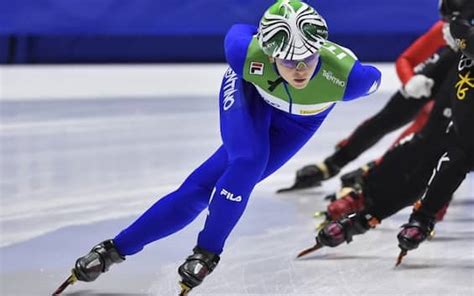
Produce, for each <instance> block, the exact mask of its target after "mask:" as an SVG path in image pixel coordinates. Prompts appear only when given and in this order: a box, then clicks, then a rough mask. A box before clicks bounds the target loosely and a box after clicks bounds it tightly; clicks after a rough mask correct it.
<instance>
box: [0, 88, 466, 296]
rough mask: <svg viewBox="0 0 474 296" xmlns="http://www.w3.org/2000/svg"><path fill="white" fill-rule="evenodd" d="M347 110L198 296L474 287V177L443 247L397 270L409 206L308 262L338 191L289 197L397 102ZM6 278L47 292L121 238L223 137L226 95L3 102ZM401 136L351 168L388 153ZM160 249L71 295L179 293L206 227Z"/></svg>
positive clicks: (252, 219)
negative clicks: (338, 147)
mask: <svg viewBox="0 0 474 296" xmlns="http://www.w3.org/2000/svg"><path fill="white" fill-rule="evenodd" d="M389 94H390V93H387V92H380V93H378V94H376V95H374V96H371V97H369V98H367V99H363V100H360V101H357V102H349V103H344V104H342V103H341V104H339V105H338V106H337V107H336V109H335V110H334V111H333V113H332V114H331V115H330V116H329V118H328V119H327V121H326V122H325V123H324V124H323V126H322V128H321V129H320V131H319V132H318V133H317V134H316V136H315V137H314V138H313V139H312V140H311V142H310V143H308V145H307V146H306V147H304V148H303V150H302V151H301V152H300V153H299V154H298V155H297V156H296V157H295V158H294V159H292V160H291V161H290V162H289V163H288V164H287V165H285V166H284V167H283V168H282V169H281V170H280V171H279V172H277V173H276V174H274V175H273V176H271V177H270V178H268V179H267V180H265V181H264V182H263V183H262V184H260V185H259V186H258V187H257V188H256V190H255V192H254V194H253V196H252V198H251V200H250V202H249V205H248V208H247V211H246V213H245V215H244V217H243V218H242V220H241V221H240V223H239V225H238V226H237V228H236V230H235V231H234V233H233V234H232V236H231V237H230V239H229V241H228V243H227V246H226V249H225V252H224V253H223V255H222V260H221V263H220V264H219V266H218V268H217V269H216V271H215V273H214V274H213V275H212V276H210V277H209V278H208V279H206V281H205V283H204V284H203V285H202V286H201V287H199V288H197V289H196V290H195V291H194V293H193V295H196V296H197V295H248V296H250V295H273V296H276V295H287V296H289V295H410V296H412V295H473V294H474V178H473V176H472V175H470V176H468V179H467V180H466V181H465V182H464V184H463V186H462V187H461V188H460V189H459V190H458V192H457V193H456V196H455V200H454V201H453V203H452V206H451V207H450V208H449V211H448V214H447V216H446V220H445V221H443V222H442V223H440V224H439V225H438V227H437V234H436V237H435V239H434V240H433V241H431V242H427V243H425V244H423V245H422V246H421V247H420V248H419V249H418V250H415V251H413V252H411V253H409V255H408V256H407V257H406V258H405V260H404V262H403V264H402V265H401V266H400V267H399V268H396V269H395V268H394V264H395V259H396V256H397V255H398V247H397V241H396V234H397V233H398V227H399V226H400V225H401V224H403V223H404V222H406V221H407V217H408V213H409V209H406V210H404V211H403V212H401V213H399V214H397V215H395V216H393V217H391V218H390V219H387V220H386V221H384V222H383V224H382V225H381V226H380V227H379V228H377V229H376V230H374V231H371V232H370V233H368V234H366V235H364V236H361V237H356V238H355V239H354V242H353V243H351V244H350V245H345V246H341V247H339V248H337V249H323V250H321V251H319V252H317V253H314V255H310V256H308V257H307V258H304V259H302V260H295V256H296V254H297V253H298V251H300V250H301V249H303V248H306V247H309V246H311V245H312V244H313V243H314V234H315V233H314V225H315V223H316V221H314V220H313V219H312V214H313V212H314V211H316V210H322V209H324V208H325V205H326V202H324V201H323V197H324V196H325V195H326V194H329V193H332V191H334V189H335V188H336V187H337V186H338V182H337V181H336V180H334V181H330V182H327V183H326V184H325V185H324V187H321V188H317V189H315V190H309V191H305V192H302V193H299V194H285V195H276V194H274V192H275V190H276V189H278V188H280V187H282V186H286V185H289V184H290V183H291V182H292V180H293V177H294V172H295V170H296V169H298V168H299V167H301V166H302V165H305V164H308V163H310V162H315V161H318V160H321V159H323V158H324V157H325V156H327V155H328V154H329V153H330V152H331V151H332V149H333V146H334V144H335V143H337V142H338V141H339V140H340V139H342V138H343V137H344V136H347V135H348V134H349V132H350V131H351V130H352V129H353V128H354V127H355V126H356V125H357V124H358V123H360V122H361V121H362V120H363V119H364V118H366V117H367V116H368V115H370V114H373V113H374V112H375V111H377V110H378V109H380V108H381V106H382V105H383V104H384V103H385V102H386V100H387V99H388V96H389ZM0 115H1V128H0V143H1V144H0V160H1V163H0V169H1V176H0V178H1V180H0V182H1V183H0V184H1V187H0V194H1V200H0V202H1V211H0V223H1V224H0V225H1V229H0V231H1V232H0V234H1V238H0V243H1V246H2V247H1V248H0V272H1V281H0V284H1V290H0V294H1V295H3V296H9V295H47V294H48V293H51V292H52V291H53V290H54V289H55V288H56V287H57V285H59V284H60V283H61V282H62V281H63V280H64V279H65V278H66V277H67V275H68V272H69V270H70V268H71V267H72V264H73V263H74V260H75V259H76V258H77V257H78V256H80V255H83V254H84V253H86V252H87V251H88V250H89V248H90V247H91V246H92V245H94V244H95V243H97V242H99V241H101V240H103V239H106V238H110V237H113V236H115V235H116V233H117V232H119V231H120V230H121V229H122V228H124V227H126V226H127V225H128V224H129V223H130V222H132V221H133V219H134V218H135V217H136V216H137V215H139V214H140V213H141V212H142V211H144V210H145V209H146V208H147V207H148V206H149V205H151V204H152V203H154V202H155V201H156V199H158V198H159V197H160V196H162V195H163V194H165V193H167V192H169V191H171V190H173V189H174V188H176V187H177V186H178V185H179V184H180V182H181V181H182V180H183V179H184V178H185V177H186V176H187V174H188V173H189V172H190V171H191V170H192V169H193V168H195V167H196V166H197V165H198V164H199V163H201V162H202V161H203V160H204V159H205V158H206V157H207V156H208V155H210V154H211V153H212V152H213V151H214V150H215V149H216V148H217V147H218V145H219V132H218V116H217V98H216V97H169V98H160V99H157V100H155V99H152V98H148V99H140V98H130V99H118V100H110V99H108V100H101V99H93V98H89V99H88V100H87V101H81V100H64V101H57V100H54V101H48V100H42V101H40V102H36V101H21V100H20V101H14V102H8V101H3V102H0ZM394 136H395V134H394V135H391V136H388V137H387V138H385V139H384V140H383V141H382V142H381V143H380V144H378V145H377V146H375V147H374V148H373V149H372V150H370V151H368V152H367V153H366V154H364V155H363V156H362V157H361V158H360V159H359V160H358V161H357V162H355V163H353V164H351V166H349V167H348V168H347V170H350V169H351V168H354V167H356V166H358V165H360V164H362V163H365V162H366V161H368V160H371V159H373V158H375V157H378V156H379V155H381V154H382V153H383V151H384V150H385V148H386V147H387V146H388V145H389V144H390V143H391V141H392V140H393V137H394ZM203 221H204V217H203V216H200V217H199V218H198V219H197V220H196V221H195V222H194V223H192V224H191V225H190V226H189V227H188V228H186V229H185V230H183V231H181V232H179V233H177V234H175V235H173V236H171V237H168V238H166V239H163V240H162V241H159V242H156V243H154V244H151V245H149V246H148V247H147V248H146V249H145V250H144V251H142V252H141V253H139V254H137V255H135V256H132V257H129V258H128V259H127V260H126V262H124V263H123V264H121V265H120V266H117V267H113V268H112V270H111V272H109V273H108V274H106V275H104V276H103V277H101V278H100V280H98V281H97V282H94V283H88V284H85V283H78V284H76V285H74V286H73V287H70V288H69V289H68V290H67V291H68V293H66V294H65V295H129V296H131V295H177V292H176V291H177V281H178V276H177V272H176V269H177V267H178V266H179V264H181V262H182V260H183V259H184V258H185V257H186V256H187V255H188V254H189V253H190V252H191V249H192V247H193V246H194V244H195V241H196V235H197V233H198V232H199V230H200V229H201V227H202V225H203Z"/></svg>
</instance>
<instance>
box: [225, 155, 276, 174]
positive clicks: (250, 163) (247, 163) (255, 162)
mask: <svg viewBox="0 0 474 296" xmlns="http://www.w3.org/2000/svg"><path fill="white" fill-rule="evenodd" d="M267 162H268V156H266V155H259V154H255V155H246V156H240V157H237V158H235V159H233V160H231V162H230V166H232V167H234V168H235V169H237V170H238V171H239V172H241V173H242V177H244V176H247V177H255V178H257V179H258V178H259V177H260V176H261V175H262V174H263V172H264V170H265V168H266V166H267Z"/></svg>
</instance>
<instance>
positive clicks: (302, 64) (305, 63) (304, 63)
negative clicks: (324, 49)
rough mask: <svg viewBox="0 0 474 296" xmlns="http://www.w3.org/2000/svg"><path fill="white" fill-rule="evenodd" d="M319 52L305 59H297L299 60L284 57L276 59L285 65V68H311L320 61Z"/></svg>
mask: <svg viewBox="0 0 474 296" xmlns="http://www.w3.org/2000/svg"><path fill="white" fill-rule="evenodd" d="M318 58H319V54H317V53H316V54H313V55H311V56H309V57H307V58H305V59H304V60H297V61H291V60H282V59H276V60H277V62H278V63H279V64H280V65H282V66H284V67H285V68H289V69H298V70H300V69H304V68H309V67H312V66H314V65H316V63H317V62H318Z"/></svg>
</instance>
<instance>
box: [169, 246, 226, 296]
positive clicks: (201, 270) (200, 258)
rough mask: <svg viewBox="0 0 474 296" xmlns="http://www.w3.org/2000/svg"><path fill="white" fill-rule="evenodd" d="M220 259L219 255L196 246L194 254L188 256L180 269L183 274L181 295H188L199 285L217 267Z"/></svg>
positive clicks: (180, 273) (179, 271)
mask: <svg viewBox="0 0 474 296" xmlns="http://www.w3.org/2000/svg"><path fill="white" fill-rule="evenodd" d="M219 260H220V257H219V256H218V255H216V254H214V253H211V252H208V251H206V250H204V249H202V248H200V247H195V248H194V249H193V254H192V255H190V256H189V257H188V258H186V261H185V262H184V263H183V264H182V265H181V266H180V267H179V269H178V273H179V275H180V276H181V282H180V286H181V293H180V296H184V295H187V294H188V293H189V292H190V291H191V290H192V289H193V288H195V287H197V286H199V285H200V284H201V283H202V281H203V280H204V278H205V277H206V276H208V275H209V274H210V273H211V272H212V271H213V270H214V268H216V266H217V263H219Z"/></svg>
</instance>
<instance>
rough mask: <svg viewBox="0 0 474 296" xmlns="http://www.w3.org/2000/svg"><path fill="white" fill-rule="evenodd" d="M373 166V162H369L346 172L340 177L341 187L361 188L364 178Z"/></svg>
mask: <svg viewBox="0 0 474 296" xmlns="http://www.w3.org/2000/svg"><path fill="white" fill-rule="evenodd" d="M374 166H375V161H371V162H369V163H367V164H366V165H364V166H361V167H360V168H358V169H356V170H354V171H351V172H348V173H346V174H344V175H342V176H341V178H340V179H341V187H357V186H362V182H363V179H364V176H365V175H366V174H367V173H368V172H369V171H370V170H371V169H372V168H373V167H374Z"/></svg>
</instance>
